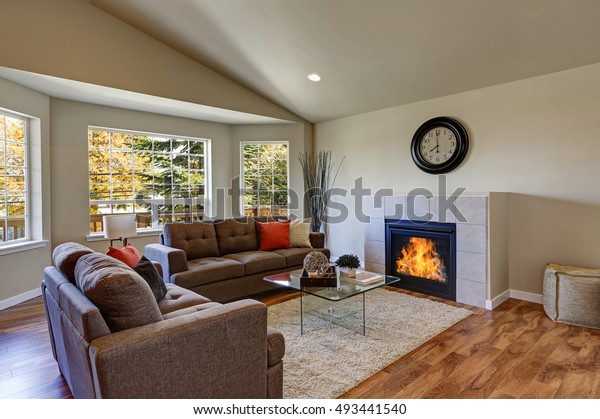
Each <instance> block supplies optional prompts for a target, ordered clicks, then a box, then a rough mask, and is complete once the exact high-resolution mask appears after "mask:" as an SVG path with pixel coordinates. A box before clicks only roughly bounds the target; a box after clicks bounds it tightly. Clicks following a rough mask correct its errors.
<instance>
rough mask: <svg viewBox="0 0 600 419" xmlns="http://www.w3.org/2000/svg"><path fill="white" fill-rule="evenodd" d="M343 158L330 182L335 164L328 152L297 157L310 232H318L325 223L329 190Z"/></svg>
mask: <svg viewBox="0 0 600 419" xmlns="http://www.w3.org/2000/svg"><path fill="white" fill-rule="evenodd" d="M345 158H346V157H345V156H344V157H343V158H342V160H341V161H340V163H339V164H338V166H337V170H335V175H334V177H333V180H331V175H332V172H333V171H334V168H335V162H334V161H333V160H332V158H331V151H330V150H328V151H322V150H321V151H319V152H317V154H315V153H309V152H306V151H305V152H304V153H300V156H299V157H298V160H300V165H301V166H302V174H303V175H304V186H305V188H306V192H305V193H304V199H305V202H306V206H307V208H308V212H309V214H310V227H311V230H312V231H320V230H321V224H322V223H324V222H326V221H327V205H328V203H329V197H330V196H331V189H332V188H333V185H334V183H335V179H336V178H337V175H338V172H339V171H340V167H341V165H342V163H343V161H344V159H345Z"/></svg>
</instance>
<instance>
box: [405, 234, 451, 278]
mask: <svg viewBox="0 0 600 419" xmlns="http://www.w3.org/2000/svg"><path fill="white" fill-rule="evenodd" d="M396 266H397V268H398V272H399V273H403V274H407V275H412V276H418V277H421V278H427V279H432V280H434V281H440V282H446V281H447V278H446V267H445V266H444V261H443V260H442V259H441V258H440V255H439V254H438V252H437V251H436V250H435V243H433V242H432V241H431V240H429V239H425V238H421V237H411V238H410V242H409V244H408V246H405V247H403V248H402V257H399V258H398V260H396Z"/></svg>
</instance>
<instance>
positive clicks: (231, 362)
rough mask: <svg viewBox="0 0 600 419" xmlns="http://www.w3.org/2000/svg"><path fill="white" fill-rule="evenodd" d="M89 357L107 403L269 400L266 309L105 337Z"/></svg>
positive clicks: (233, 307)
mask: <svg viewBox="0 0 600 419" xmlns="http://www.w3.org/2000/svg"><path fill="white" fill-rule="evenodd" d="M89 353H90V363H91V365H92V370H93V374H94V384H95V386H96V391H97V394H98V395H99V396H100V397H102V398H131V399H134V398H233V399H242V398H266V396H267V308H266V306H265V305H264V304H262V303H259V302H257V301H254V300H242V301H236V302H233V303H230V304H225V305H222V306H218V307H214V308H210V309H207V310H202V311H198V312H195V313H191V314H187V315H183V316H179V317H174V318H171V319H168V320H163V321H160V322H157V323H152V324H149V325H145V326H141V327H136V328H133V329H128V330H124V331H120V332H117V333H113V334H110V335H107V336H103V337H101V338H98V339H96V340H94V341H93V342H91V344H90V349H89Z"/></svg>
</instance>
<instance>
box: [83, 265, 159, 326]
mask: <svg viewBox="0 0 600 419" xmlns="http://www.w3.org/2000/svg"><path fill="white" fill-rule="evenodd" d="M75 281H76V283H77V287H78V288H79V289H80V290H81V291H82V292H83V293H84V294H85V296H86V297H87V298H88V299H89V300H90V301H91V302H92V303H94V305H96V307H98V309H99V310H100V313H102V317H104V320H105V321H106V324H107V325H108V327H109V329H110V330H111V331H112V332H117V331H119V330H125V329H130V328H132V327H136V326H143V325H145V324H150V323H155V322H158V321H161V320H162V315H161V314H160V310H159V309H158V304H157V303H156V300H155V299H154V295H153V294H152V291H151V290H150V287H149V286H148V284H147V283H146V281H144V279H143V278H142V277H141V276H139V275H138V274H137V273H136V272H135V271H134V270H133V269H131V268H130V267H129V266H127V265H125V264H124V263H123V262H121V261H118V260H116V259H114V258H112V257H110V256H107V255H103V254H101V253H90V254H87V255H83V256H81V257H80V258H79V260H78V261H77V265H76V266H75Z"/></svg>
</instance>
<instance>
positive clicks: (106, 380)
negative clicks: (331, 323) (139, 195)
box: [42, 243, 285, 399]
mask: <svg viewBox="0 0 600 419" xmlns="http://www.w3.org/2000/svg"><path fill="white" fill-rule="evenodd" d="M53 258H54V263H55V265H56V267H54V266H51V267H47V268H46V269H45V270H44V279H43V281H42V295H43V300H44V306H45V310H46V316H47V320H48V328H49V332H50V340H51V344H52V351H53V355H54V358H55V359H56V361H57V362H58V366H59V368H60V371H61V373H62V374H63V376H64V377H65V379H66V381H67V383H68V385H69V388H70V389H71V392H72V393H73V396H74V397H76V398H231V399H238V398H281V397H282V392H283V361H282V358H283V356H284V352H285V342H284V338H283V335H281V333H279V332H278V331H276V330H275V329H272V328H270V327H268V326H267V307H266V306H265V305H264V304H262V303H259V302H257V301H254V300H242V301H236V302H233V303H229V304H219V303H216V302H211V301H210V300H209V299H208V298H206V297H203V296H201V295H198V294H196V293H194V292H192V291H189V290H186V289H184V288H181V287H179V286H177V285H175V284H166V288H167V294H166V295H165V296H164V297H163V298H162V299H161V300H160V301H158V302H157V300H156V297H155V296H154V294H153V293H152V291H151V288H150V286H149V285H148V283H147V282H146V281H145V280H144V279H143V278H142V277H141V276H139V275H138V274H137V273H136V272H135V271H134V270H133V269H131V268H129V267H128V266H127V265H125V264H124V263H122V262H120V261H118V260H116V259H113V258H112V257H110V256H107V255H104V254H101V253H95V252H93V251H92V250H90V249H88V248H86V247H84V246H82V245H79V244H76V243H65V244H62V245H60V246H58V247H57V248H56V249H55V251H54V255H53Z"/></svg>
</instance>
